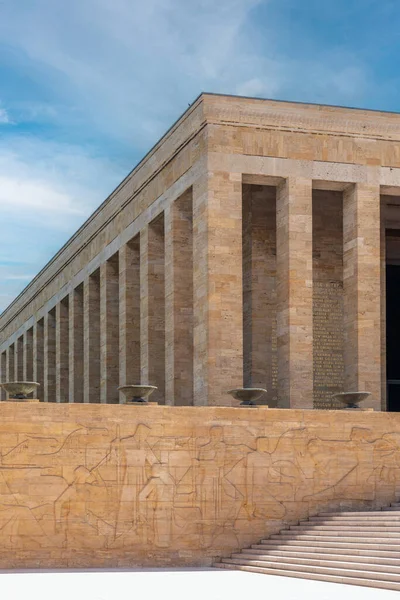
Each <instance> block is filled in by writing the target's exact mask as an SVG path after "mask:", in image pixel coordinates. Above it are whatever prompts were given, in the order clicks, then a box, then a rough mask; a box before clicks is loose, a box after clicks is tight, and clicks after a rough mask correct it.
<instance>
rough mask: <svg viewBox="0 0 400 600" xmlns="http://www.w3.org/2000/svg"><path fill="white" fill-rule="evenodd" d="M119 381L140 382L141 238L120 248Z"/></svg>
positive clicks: (122, 383)
mask: <svg viewBox="0 0 400 600" xmlns="http://www.w3.org/2000/svg"><path fill="white" fill-rule="evenodd" d="M119 383H120V385H126V384H138V383H140V239H139V236H136V237H135V238H134V239H132V240H130V241H129V242H128V243H127V244H124V245H123V246H122V247H121V248H120V250H119Z"/></svg>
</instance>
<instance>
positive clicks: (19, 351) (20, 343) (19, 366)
mask: <svg viewBox="0 0 400 600" xmlns="http://www.w3.org/2000/svg"><path fill="white" fill-rule="evenodd" d="M23 379H24V336H23V335H21V337H19V338H18V339H17V342H16V345H15V381H23Z"/></svg>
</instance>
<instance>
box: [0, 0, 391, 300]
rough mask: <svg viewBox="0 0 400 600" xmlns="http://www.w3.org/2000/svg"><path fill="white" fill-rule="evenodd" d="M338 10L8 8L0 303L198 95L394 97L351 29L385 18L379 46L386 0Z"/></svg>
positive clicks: (273, 6)
mask: <svg viewBox="0 0 400 600" xmlns="http://www.w3.org/2000/svg"><path fill="white" fill-rule="evenodd" d="M384 4H385V3H384ZM389 4H391V5H393V10H392V11H390V10H389V8H388V5H389ZM332 7H333V5H332V6H331V5H330V4H329V3H325V4H324V3H321V2H317V0H307V2H301V3H299V2H297V1H296V0H218V1H217V2H216V1H215V0H190V1H188V0H146V1H145V2H139V1H138V0H136V1H135V0H113V1H110V0H69V1H68V2H64V1H63V0H35V2H30V1H29V0H20V1H18V2H12V0H5V2H0V44H1V50H2V61H1V62H0V82H1V102H0V125H1V127H0V211H1V223H2V232H1V235H0V257H1V260H2V261H3V262H2V263H0V282H1V289H0V292H1V293H0V310H1V308H2V307H4V306H5V304H6V302H7V301H8V300H9V299H10V297H12V296H13V295H15V294H17V293H18V292H19V291H20V290H21V289H22V287H23V284H24V282H25V281H24V278H23V277H24V276H25V275H26V274H27V273H35V272H37V271H38V270H39V269H40V268H41V267H42V266H43V264H44V263H45V262H46V261H47V260H49V259H50V258H51V256H52V255H53V254H54V253H55V252H56V251H57V249H58V248H59V247H60V246H61V245H62V244H63V243H64V242H65V241H66V239H67V238H68V237H69V235H71V234H72V233H73V232H74V230H75V229H76V228H77V227H78V226H79V225H80V224H81V223H82V221H83V220H84V219H85V218H86V217H87V216H88V215H89V214H90V213H91V212H92V211H93V210H94V209H95V208H96V207H97V206H98V205H99V204H100V202H101V201H102V200H103V199H104V198H105V197H106V195H107V194H108V193H109V192H110V191H111V190H112V188H113V187H114V186H115V185H117V183H118V182H119V181H120V180H121V179H122V177H123V176H124V175H125V174H126V172H127V171H128V170H129V168H131V167H132V166H133V165H134V163H135V162H137V160H138V159H139V158H140V157H141V155H143V153H144V152H145V151H146V150H147V149H148V148H149V147H150V146H151V145H152V144H154V143H155V142H156V141H157V139H158V138H159V137H160V135H161V134H162V133H163V132H164V131H165V130H166V129H167V128H168V126H169V125H170V124H171V123H172V122H173V121H174V120H175V119H176V118H177V117H178V116H179V114H180V113H181V112H183V110H185V109H186V108H187V106H188V104H189V103H190V102H191V101H193V100H194V98H195V97H196V96H197V95H198V94H199V92H201V91H210V92H221V93H230V94H242V95H248V96H261V97H272V98H274V97H275V98H282V99H293V100H303V101H314V102H327V103H333V104H353V105H354V104H363V103H364V104H366V103H367V102H369V101H370V98H371V97H372V94H374V93H375V94H376V93H377V90H380V93H381V96H383V97H385V93H384V90H385V86H383V85H379V86H378V85H376V82H375V79H374V77H373V75H374V74H373V73H372V71H371V65H372V62H373V60H372V56H371V44H370V39H371V36H368V37H367V38H366V39H367V40H368V44H367V45H366V43H365V42H363V40H362V39H359V36H360V30H361V28H360V27H357V28H356V29H354V28H353V27H351V29H350V31H351V34H349V30H348V29H346V27H347V28H348V27H349V23H350V24H352V23H354V22H357V23H359V22H360V21H362V19H363V18H366V17H365V15H369V14H370V13H371V14H375V15H376V16H377V18H376V19H375V20H374V19H373V18H372V17H371V19H372V21H377V24H376V23H375V22H373V33H374V39H375V40H377V39H378V38H379V35H378V33H377V27H378V26H379V18H380V17H379V15H382V14H383V12H385V11H383V9H382V3H379V2H378V0H368V11H366V10H365V2H361V0H337V2H336V3H335V5H334V7H333V8H332ZM385 10H386V19H387V20H390V23H392V35H391V36H390V35H389V34H387V35H386V34H385V36H384V37H385V39H395V37H396V35H397V29H398V27H397V23H396V19H395V18H394V16H395V14H396V6H395V3H391V2H390V3H387V6H386V8H385ZM388 11H389V12H388ZM397 12H398V11H397ZM338 14H340V15H341V18H340V20H341V23H342V22H343V25H342V24H340V25H338V24H337V21H338V17H337V15H338ZM382 31H385V32H386V29H385V30H383V29H381V36H380V37H381V38H382V37H383V36H382ZM365 48H367V49H368V48H369V52H370V54H368V52H367V54H365V52H366V50H365ZM373 48H374V53H373V55H374V57H376V56H377V55H378V53H377V52H375V50H376V44H374V46H373ZM4 65H5V67H4ZM3 67H4V70H2V69H3ZM375 75H376V74H375ZM388 79H389V78H388ZM386 85H388V84H386ZM397 88H398V86H396V85H394V84H393V85H392V92H391V93H392V95H393V96H395V97H396V98H397ZM386 89H388V88H387V87H386ZM6 92H7V95H5V94H6ZM11 123H13V126H12V127H9V126H8V125H10V124H11ZM13 261H14V262H13ZM5 262H8V264H7V265H6V264H5ZM1 265H3V267H2V266H1Z"/></svg>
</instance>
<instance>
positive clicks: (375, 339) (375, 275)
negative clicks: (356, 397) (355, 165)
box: [343, 184, 382, 410]
mask: <svg viewBox="0 0 400 600" xmlns="http://www.w3.org/2000/svg"><path fill="white" fill-rule="evenodd" d="M380 236H381V225H380V197H379V187H378V186H376V185H362V184H357V185H355V186H351V187H349V188H348V189H347V190H346V191H345V193H344V195H343V244H344V249H343V273H344V278H343V283H344V290H343V291H344V333H345V346H344V364H345V387H346V390H348V391H357V390H360V391H368V392H371V393H372V394H373V396H372V397H371V400H368V401H367V402H366V406H370V407H372V408H375V409H378V410H380V408H381V400H380V394H381V283H382V278H381V241H380Z"/></svg>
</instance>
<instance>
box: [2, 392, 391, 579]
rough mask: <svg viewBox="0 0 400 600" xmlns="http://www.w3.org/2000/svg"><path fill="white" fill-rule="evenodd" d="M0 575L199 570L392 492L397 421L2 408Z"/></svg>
mask: <svg viewBox="0 0 400 600" xmlns="http://www.w3.org/2000/svg"><path fill="white" fill-rule="evenodd" d="M0 448H1V464H2V469H1V473H0V567H1V568H39V567H45V568H59V567H84V568H88V567H114V566H119V567H134V566H141V567H142V566H150V567H155V566H158V567H160V566H163V567H169V566H185V565H186V566H189V565H194V566H207V565H210V564H211V563H212V562H213V560H215V559H218V558H219V557H221V556H227V555H230V554H231V553H232V552H234V551H236V550H238V549H240V548H243V547H248V546H249V545H251V544H255V543H258V542H259V540H260V539H261V538H265V537H267V536H268V535H270V534H274V533H277V532H278V531H279V530H280V529H282V528H284V527H287V526H288V525H290V524H293V523H296V522H298V521H299V520H304V519H306V518H308V517H309V516H311V515H315V514H317V513H318V512H323V511H327V510H338V509H341V510H344V509H350V510H351V509H354V508H358V510H360V508H361V507H363V508H364V510H370V509H373V508H380V507H382V506H385V505H389V504H390V503H391V502H393V501H394V500H395V499H396V498H398V493H399V487H398V482H399V469H400V417H399V416H398V415H397V414H393V413H383V412H381V413H379V412H367V411H365V412H361V411H346V412H345V411H308V410H305V411H302V410H279V409H267V408H263V407H260V408H257V409H243V408H230V407H176V406H175V407H162V406H146V407H142V406H141V407H137V406H119V405H110V404H107V405H104V404H86V405H85V404H57V403H37V404H25V405H24V404H22V403H11V402H3V403H1V404H0Z"/></svg>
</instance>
